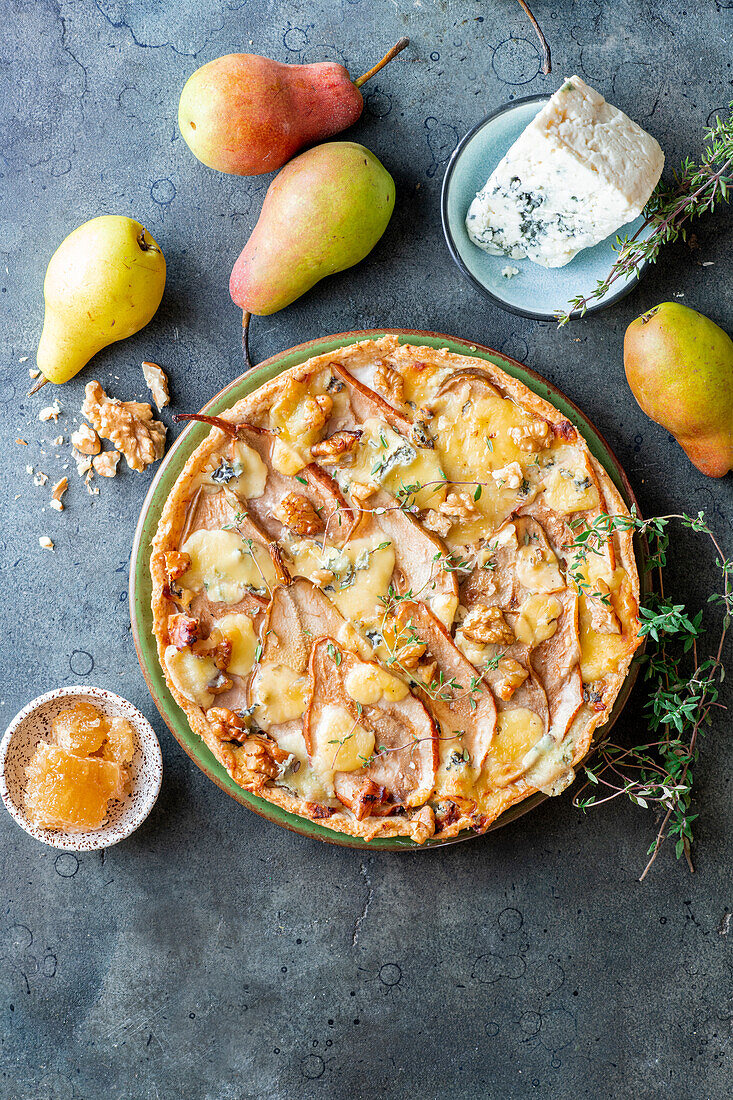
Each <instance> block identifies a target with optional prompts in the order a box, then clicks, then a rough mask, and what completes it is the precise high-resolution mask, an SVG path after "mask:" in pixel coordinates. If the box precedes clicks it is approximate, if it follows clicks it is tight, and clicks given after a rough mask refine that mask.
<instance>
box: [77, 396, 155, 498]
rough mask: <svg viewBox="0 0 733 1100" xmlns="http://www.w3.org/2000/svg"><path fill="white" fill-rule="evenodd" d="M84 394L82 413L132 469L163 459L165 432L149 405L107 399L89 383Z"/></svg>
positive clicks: (113, 398)
mask: <svg viewBox="0 0 733 1100" xmlns="http://www.w3.org/2000/svg"><path fill="white" fill-rule="evenodd" d="M85 395H86V396H85V398H84V404H83V405H82V407H81V411H82V413H83V414H84V416H85V417H86V418H87V420H89V421H90V423H91V424H92V426H93V427H94V428H95V429H96V431H97V432H98V433H99V435H100V436H101V437H102V439H109V441H110V442H111V443H113V444H114V445H115V447H117V449H118V450H119V451H121V452H122V454H123V455H124V456H125V459H126V460H127V465H128V466H129V467H130V469H131V470H144V469H145V468H146V467H147V466H149V465H150V464H151V463H152V462H157V460H158V459H159V458H162V456H163V450H164V448H165V432H166V429H165V425H164V424H161V423H160V421H159V420H154V419H153V410H152V408H151V407H150V405H147V404H144V403H143V402H141V401H119V400H118V399H117V398H115V397H108V396H107V394H106V393H105V392H104V390H103V389H102V387H101V386H100V384H99V382H88V383H87V386H86V390H85ZM106 476H107V477H110V476H112V475H111V474H107V475H106Z"/></svg>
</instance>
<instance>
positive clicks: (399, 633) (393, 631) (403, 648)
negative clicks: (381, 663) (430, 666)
mask: <svg viewBox="0 0 733 1100" xmlns="http://www.w3.org/2000/svg"><path fill="white" fill-rule="evenodd" d="M380 629H381V634H382V638H383V640H384V644H385V646H386V648H387V650H388V651H389V654H390V657H391V658H392V660H393V661H394V662H395V663H396V664H397V665H399V666H400V668H409V669H413V668H415V667H416V666H417V663H418V661H420V659H421V658H422V657H424V655H425V652H426V649H427V646H426V645H425V643H424V642H421V641H420V639H419V637H418V635H417V633H416V632H415V629H414V627H413V625H412V620H411V619H410V616H409V613H408V612H407V611H406V609H405V608H403V607H399V608H398V610H397V614H396V615H385V616H384V618H383V620H382V626H381V628H380Z"/></svg>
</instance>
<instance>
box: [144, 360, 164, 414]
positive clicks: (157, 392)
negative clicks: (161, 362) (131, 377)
mask: <svg viewBox="0 0 733 1100" xmlns="http://www.w3.org/2000/svg"><path fill="white" fill-rule="evenodd" d="M143 376H144V378H145V385H146V386H147V387H148V389H149V390H150V392H151V394H152V395H153V401H154V402H155V404H156V405H157V406H158V410H159V411H160V409H162V408H165V406H166V405H167V404H169V402H170V394H169V393H168V375H167V374H166V373H165V371H164V370H163V368H162V367H159V366H158V364H157V363H148V362H145V363H143Z"/></svg>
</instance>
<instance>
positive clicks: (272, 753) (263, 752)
mask: <svg viewBox="0 0 733 1100" xmlns="http://www.w3.org/2000/svg"><path fill="white" fill-rule="evenodd" d="M242 756H243V758H244V759H243V761H242V763H243V765H244V767H245V769H246V770H247V771H248V772H253V773H254V774H255V775H258V776H260V777H261V780H262V783H264V782H265V781H266V780H267V779H275V778H276V777H277V776H278V775H280V774H281V773H282V770H283V764H284V763H285V761H286V760H287V759H288V757H289V753H286V752H284V751H283V749H281V748H280V746H279V745H278V744H277V742H276V741H273V740H271V738H269V737H263V736H261V735H260V734H253V735H252V736H251V737H248V738H247V740H246V741H245V742H244V744H243V745H242Z"/></svg>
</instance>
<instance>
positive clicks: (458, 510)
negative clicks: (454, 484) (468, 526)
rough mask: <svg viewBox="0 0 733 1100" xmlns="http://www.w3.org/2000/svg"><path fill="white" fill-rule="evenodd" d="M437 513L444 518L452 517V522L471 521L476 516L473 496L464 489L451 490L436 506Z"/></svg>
mask: <svg viewBox="0 0 733 1100" xmlns="http://www.w3.org/2000/svg"><path fill="white" fill-rule="evenodd" d="M438 511H439V512H441V514H442V515H444V516H453V517H454V521H459V522H460V521H461V520H467V519H472V518H473V516H475V515H476V505H475V504H474V502H473V495H472V494H471V493H469V492H467V490H465V489H452V490H451V492H450V494H449V495H448V496H447V497H446V498H445V500H444V501H442V502H441V503H440V504H439V505H438Z"/></svg>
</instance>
